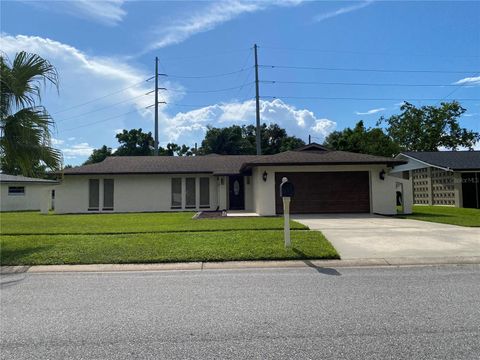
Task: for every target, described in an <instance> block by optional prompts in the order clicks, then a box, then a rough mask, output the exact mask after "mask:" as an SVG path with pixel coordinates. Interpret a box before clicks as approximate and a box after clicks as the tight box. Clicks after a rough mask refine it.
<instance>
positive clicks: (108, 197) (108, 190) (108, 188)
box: [103, 179, 113, 210]
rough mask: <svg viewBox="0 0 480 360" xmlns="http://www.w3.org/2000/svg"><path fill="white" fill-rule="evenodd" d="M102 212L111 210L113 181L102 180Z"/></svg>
mask: <svg viewBox="0 0 480 360" xmlns="http://www.w3.org/2000/svg"><path fill="white" fill-rule="evenodd" d="M103 210H113V179H104V180H103Z"/></svg>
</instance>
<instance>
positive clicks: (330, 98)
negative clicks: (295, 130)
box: [262, 95, 480, 101]
mask: <svg viewBox="0 0 480 360" xmlns="http://www.w3.org/2000/svg"><path fill="white" fill-rule="evenodd" d="M262 98H266V99H282V98H283V99H311V100H377V101H382V100H385V101H404V100H410V101H442V100H444V99H443V98H442V99H440V98H357V97H323V96H271V95H265V96H262ZM457 100H458V101H479V100H480V98H478V99H474V98H473V99H472V98H466V99H457Z"/></svg>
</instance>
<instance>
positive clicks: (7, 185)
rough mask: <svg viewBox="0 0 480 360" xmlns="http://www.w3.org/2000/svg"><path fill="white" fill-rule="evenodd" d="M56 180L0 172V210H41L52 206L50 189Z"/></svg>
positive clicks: (46, 209) (55, 183)
mask: <svg viewBox="0 0 480 360" xmlns="http://www.w3.org/2000/svg"><path fill="white" fill-rule="evenodd" d="M57 184H58V182H56V181H52V180H45V179H37V178H31V177H25V176H15V175H6V174H0V185H1V197H0V208H1V211H23V210H42V211H48V210H49V209H50V208H51V207H52V194H53V193H52V191H53V188H54V186H55V185H57Z"/></svg>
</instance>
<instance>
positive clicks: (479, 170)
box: [393, 151, 480, 209]
mask: <svg viewBox="0 0 480 360" xmlns="http://www.w3.org/2000/svg"><path fill="white" fill-rule="evenodd" d="M396 158H397V159H399V160H406V161H408V164H405V165H401V166H397V167H395V169H394V170H393V172H401V173H402V174H403V178H410V179H411V180H412V192H413V201H414V203H415V204H421V205H451V206H456V207H466V208H477V209H479V208H480V151H436V152H404V153H401V154H399V155H397V157H396Z"/></svg>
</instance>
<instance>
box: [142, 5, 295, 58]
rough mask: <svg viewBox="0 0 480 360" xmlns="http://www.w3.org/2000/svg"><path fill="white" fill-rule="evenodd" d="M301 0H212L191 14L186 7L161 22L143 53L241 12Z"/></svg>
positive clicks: (185, 38) (182, 39)
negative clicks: (169, 20) (181, 13)
mask: <svg viewBox="0 0 480 360" xmlns="http://www.w3.org/2000/svg"><path fill="white" fill-rule="evenodd" d="M302 2H303V1H302V0H284V1H273V2H272V1H241V0H229V1H217V2H212V3H210V4H209V5H207V6H205V7H203V8H202V10H201V11H197V12H196V13H193V14H191V13H192V10H191V9H188V10H187V11H188V12H187V15H185V16H183V17H182V18H181V19H176V20H175V21H174V22H172V23H171V24H163V23H162V24H161V26H159V27H158V28H157V29H156V30H155V31H154V35H155V37H156V38H158V40H157V41H155V42H153V43H151V44H150V45H149V46H148V47H147V48H146V50H145V51H144V52H143V53H145V52H148V51H150V50H154V49H159V48H163V47H166V46H169V45H174V44H178V43H180V42H183V41H185V40H187V39H188V38H190V37H191V36H193V35H195V34H198V33H202V32H205V31H209V30H212V29H214V28H215V27H217V26H218V25H220V24H223V23H225V22H228V21H230V20H233V19H235V18H237V17H238V16H241V15H242V14H248V13H253V12H257V11H261V10H265V9H266V8H268V7H270V6H296V5H298V4H300V3H302ZM190 14H191V15H190Z"/></svg>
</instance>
